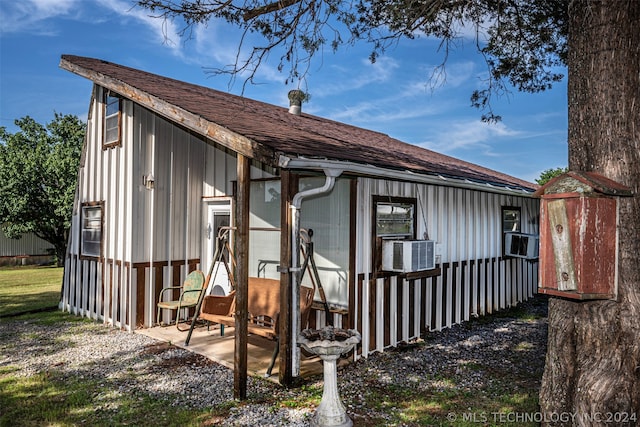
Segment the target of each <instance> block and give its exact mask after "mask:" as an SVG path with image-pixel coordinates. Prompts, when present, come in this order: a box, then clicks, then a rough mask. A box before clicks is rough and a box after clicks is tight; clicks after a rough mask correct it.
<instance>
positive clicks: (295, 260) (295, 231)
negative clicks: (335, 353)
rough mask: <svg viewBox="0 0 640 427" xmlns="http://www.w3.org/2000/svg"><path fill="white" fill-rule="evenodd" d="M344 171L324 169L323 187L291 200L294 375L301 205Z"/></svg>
mask: <svg viewBox="0 0 640 427" xmlns="http://www.w3.org/2000/svg"><path fill="white" fill-rule="evenodd" d="M341 173H342V170H341V169H334V168H331V169H329V168H327V169H324V175H325V181H324V185H323V186H322V187H316V188H311V189H309V190H304V191H300V192H299V193H296V194H295V195H294V196H293V200H292V201H291V206H290V208H291V268H290V271H291V273H292V274H291V301H292V303H293V307H292V308H293V310H291V331H292V333H291V348H292V349H293V355H292V358H291V364H292V365H293V366H292V367H291V368H292V369H291V372H292V376H294V377H298V376H300V349H299V348H298V333H299V332H300V331H299V329H300V293H299V291H298V288H299V287H300V276H301V273H302V272H301V271H300V207H301V206H302V201H303V200H304V199H306V198H307V197H312V196H319V195H323V194H327V193H330V192H331V190H333V186H334V184H335V182H336V178H337V177H338V176H340V174H341Z"/></svg>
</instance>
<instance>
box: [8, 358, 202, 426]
mask: <svg viewBox="0 0 640 427" xmlns="http://www.w3.org/2000/svg"><path fill="white" fill-rule="evenodd" d="M13 374H14V372H13V370H12V368H0V408H2V410H1V411H0V426H12V427H13V426H15V427H18V426H40V425H55V426H74V425H91V426H114V425H119V426H124V425H142V424H144V425H154V426H165V425H167V426H168V425H180V426H199V425H203V423H204V421H205V420H206V419H207V418H208V417H209V416H210V413H209V411H205V410H200V411H196V410H193V409H186V408H179V407H172V406H171V404H170V402H163V401H162V400H159V399H156V398H153V397H152V396H150V395H128V394H123V393H120V392H119V391H118V389H117V387H115V386H113V385H112V384H110V382H109V380H101V381H99V382H98V381H88V380H86V379H85V380H79V379H75V378H73V377H71V378H70V377H68V376H67V377H63V376H62V375H61V374H59V373H58V372H56V371H55V370H51V371H48V372H45V373H38V374H36V375H33V376H30V377H18V376H15V375H13ZM142 420H144V421H142Z"/></svg>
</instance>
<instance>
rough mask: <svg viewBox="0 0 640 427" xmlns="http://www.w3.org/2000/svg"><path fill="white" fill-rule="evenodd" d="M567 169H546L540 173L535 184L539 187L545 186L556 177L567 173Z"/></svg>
mask: <svg viewBox="0 0 640 427" xmlns="http://www.w3.org/2000/svg"><path fill="white" fill-rule="evenodd" d="M568 170H569V168H566V167H565V168H555V169H547V170H544V171H542V172H541V173H540V177H538V178H537V179H536V182H537V183H538V184H539V185H545V184H546V183H547V182H549V181H551V180H552V179H553V178H555V177H556V176H559V175H562V174H563V173H567V171H568Z"/></svg>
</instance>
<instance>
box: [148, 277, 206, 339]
mask: <svg viewBox="0 0 640 427" xmlns="http://www.w3.org/2000/svg"><path fill="white" fill-rule="evenodd" d="M203 286H204V274H203V273H202V271H200V270H194V271H192V272H191V273H189V275H188V276H187V277H186V278H185V280H184V282H183V284H182V286H170V287H167V288H164V289H162V292H160V296H159V297H158V308H157V319H156V320H157V323H158V325H160V313H161V310H162V309H167V310H176V311H177V313H176V328H178V330H179V331H186V330H187V329H180V326H179V325H180V312H181V311H183V309H185V308H186V309H188V308H191V307H195V306H196V305H198V300H199V299H200V293H201V292H202V291H203ZM176 289H179V290H180V297H179V298H178V299H177V300H169V301H163V296H164V294H165V292H167V291H170V292H171V294H173V292H174V291H175V290H176ZM188 316H189V313H188V312H186V314H185V318H184V321H185V322H186V321H187V318H188ZM170 324H171V322H169V325H170Z"/></svg>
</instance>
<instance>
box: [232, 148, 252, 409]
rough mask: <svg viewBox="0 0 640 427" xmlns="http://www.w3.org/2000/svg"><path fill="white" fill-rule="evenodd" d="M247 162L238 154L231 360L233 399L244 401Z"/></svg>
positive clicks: (247, 239)
mask: <svg viewBox="0 0 640 427" xmlns="http://www.w3.org/2000/svg"><path fill="white" fill-rule="evenodd" d="M250 170H251V168H250V162H249V158H247V157H245V156H243V155H241V154H238V164H237V172H238V192H237V194H236V240H235V244H236V263H237V264H236V274H237V276H236V279H237V282H236V307H235V321H236V322H235V341H234V343H235V346H234V359H233V366H234V370H233V397H234V398H235V399H240V400H244V399H246V398H247V341H248V338H247V335H248V330H247V321H248V303H247V302H248V288H249V189H250V183H251V182H250V181H251V175H250Z"/></svg>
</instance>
